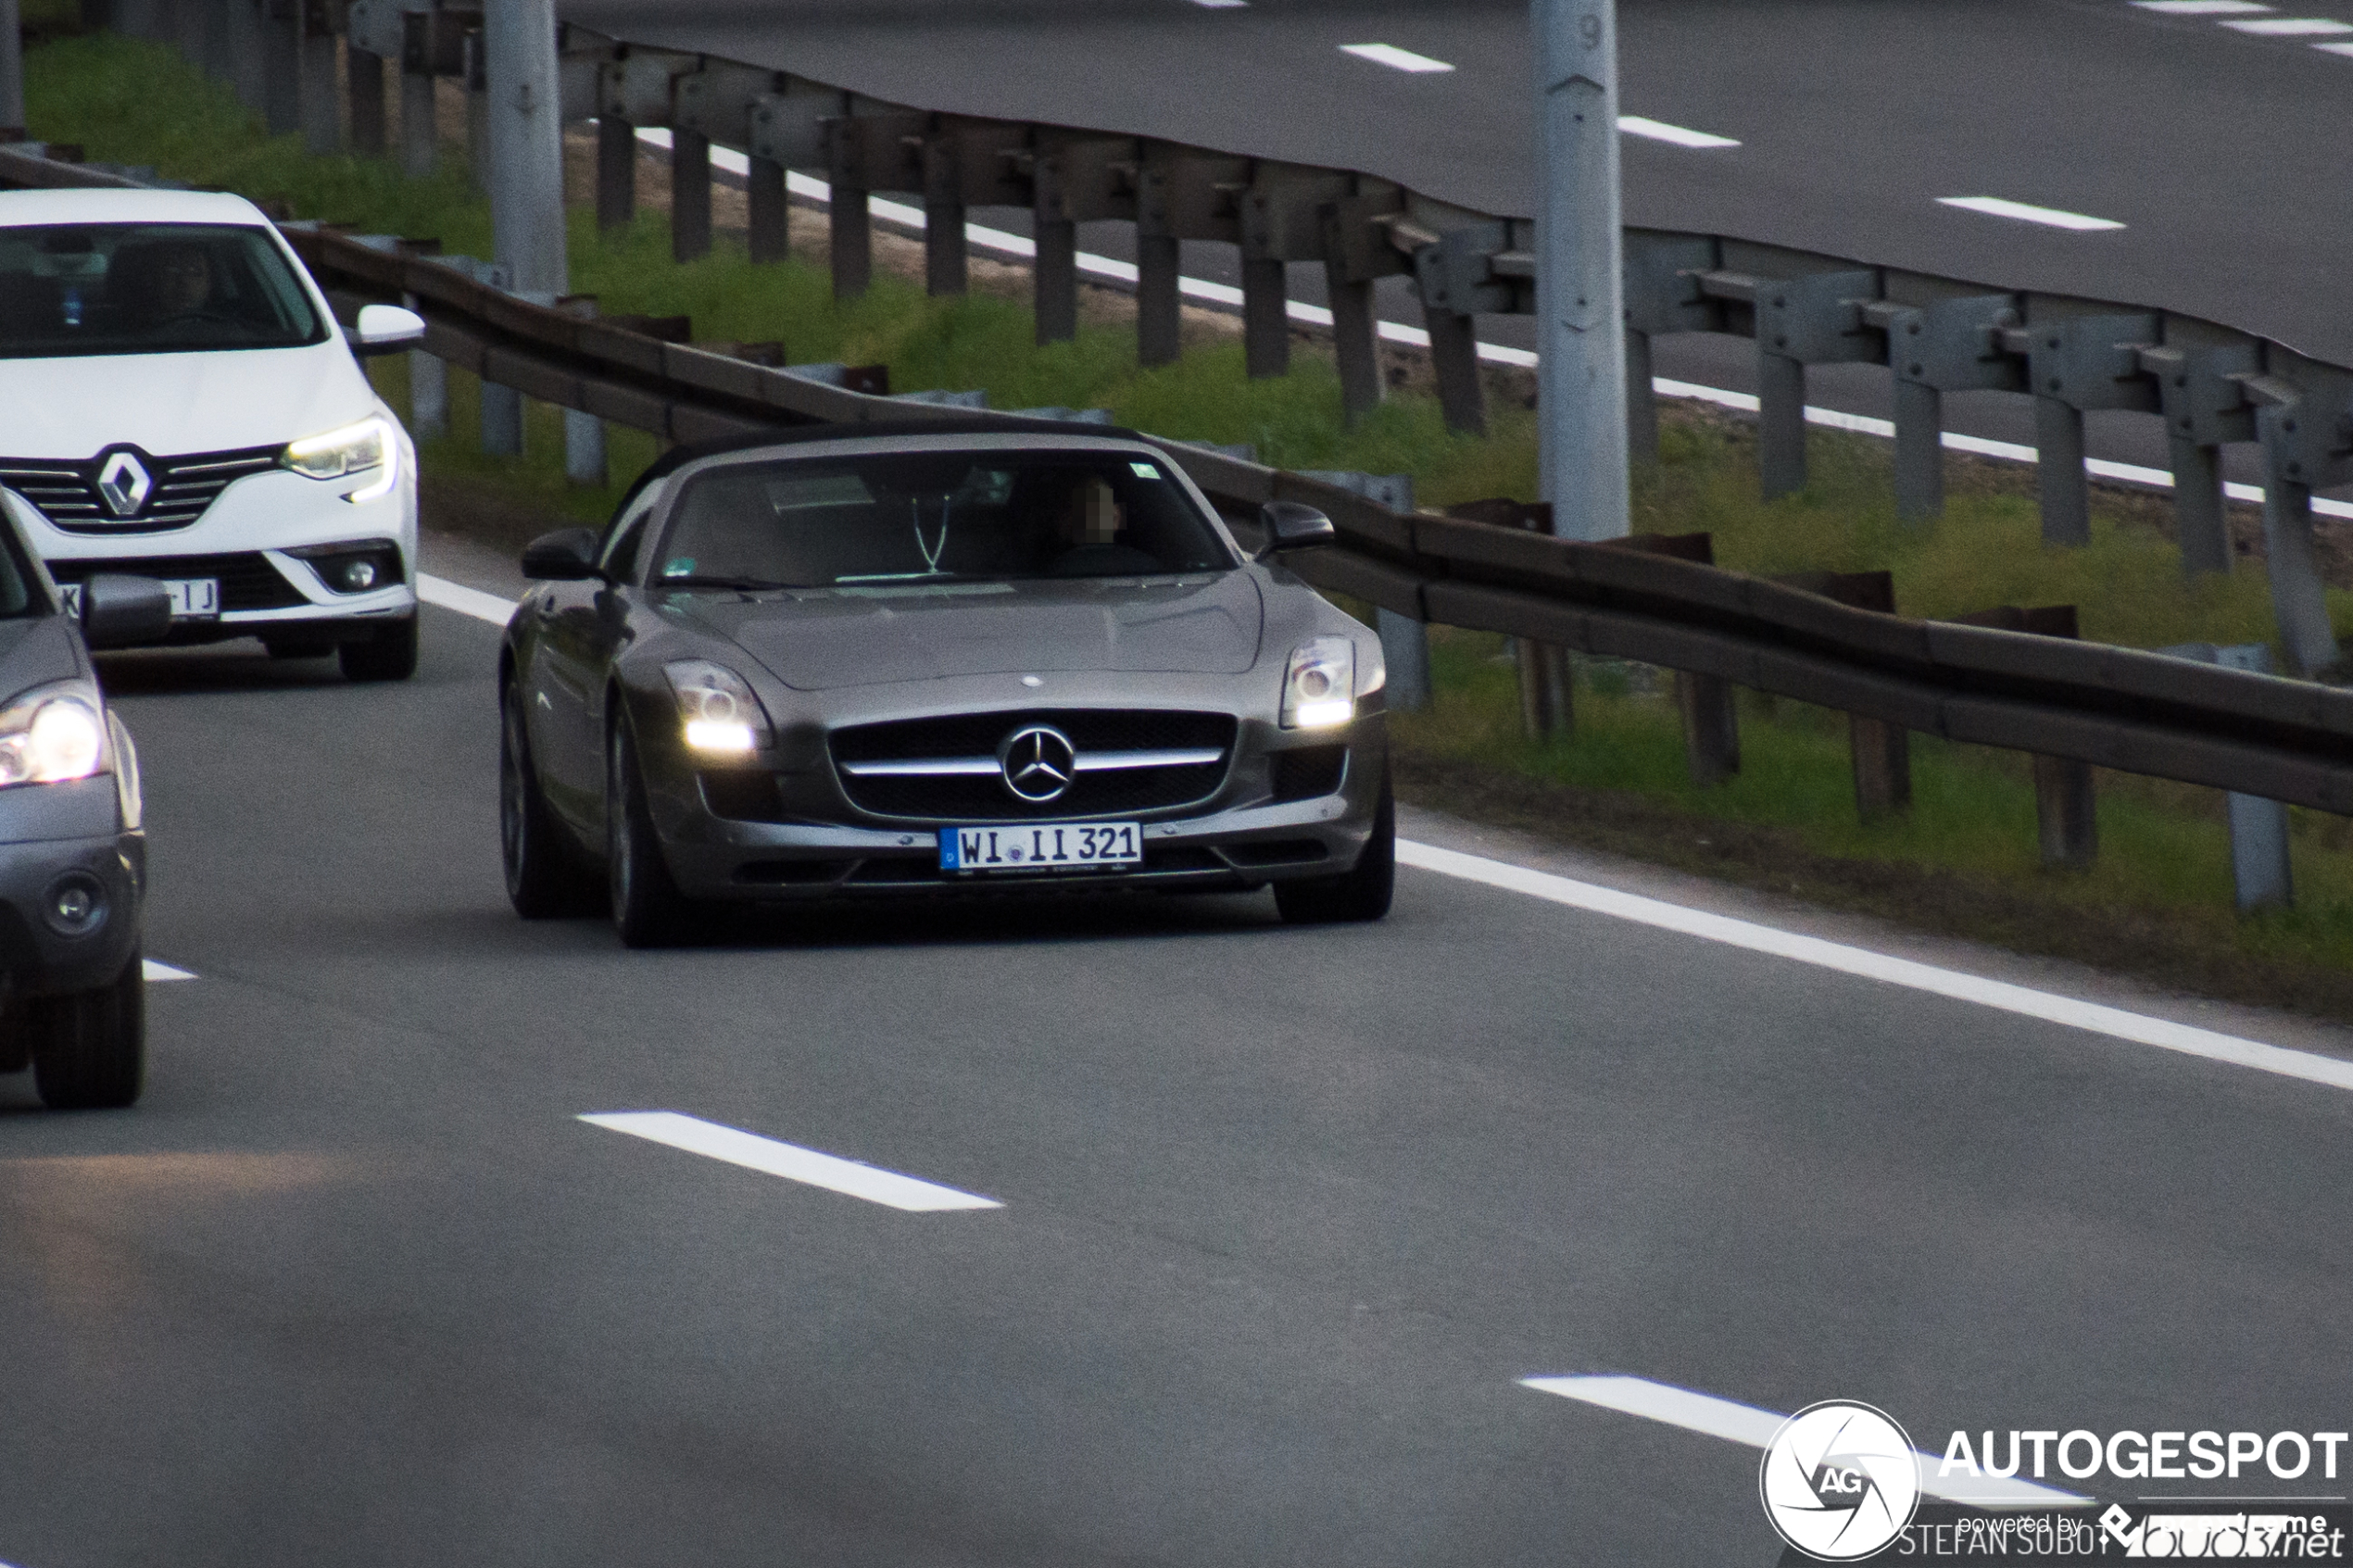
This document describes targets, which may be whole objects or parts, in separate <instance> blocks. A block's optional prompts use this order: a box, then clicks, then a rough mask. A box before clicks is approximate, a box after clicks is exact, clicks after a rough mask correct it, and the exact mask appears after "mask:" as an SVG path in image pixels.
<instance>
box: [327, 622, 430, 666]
mask: <svg viewBox="0 0 2353 1568" xmlns="http://www.w3.org/2000/svg"><path fill="white" fill-rule="evenodd" d="M335 661H336V662H337V663H339V664H341V665H342V666H343V678H344V679H345V680H346V681H405V680H407V679H408V678H409V676H411V675H414V674H415V673H416V672H417V618H416V617H415V616H413V615H412V616H409V618H408V619H407V620H405V621H394V622H393V623H392V624H391V625H389V626H386V627H384V628H382V629H380V630H379V631H378V632H377V633H376V634H375V635H374V636H371V637H370V638H369V639H368V640H367V641H366V642H364V643H346V644H344V645H343V646H341V647H339V648H337V649H335Z"/></svg>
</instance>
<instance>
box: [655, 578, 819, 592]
mask: <svg viewBox="0 0 2353 1568" xmlns="http://www.w3.org/2000/svg"><path fill="white" fill-rule="evenodd" d="M654 586H655V587H657V588H736V589H739V590H741V591H743V592H745V593H749V594H757V593H765V592H773V591H774V590H776V589H779V588H792V587H797V586H799V584H798V583H771V582H770V581H768V579H766V578H765V577H657V578H655V579H654Z"/></svg>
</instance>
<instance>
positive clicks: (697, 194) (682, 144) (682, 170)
mask: <svg viewBox="0 0 2353 1568" xmlns="http://www.w3.org/2000/svg"><path fill="white" fill-rule="evenodd" d="M710 254H711V138H710V137H709V136H707V135H705V134H703V132H699V131H689V130H687V129H686V127H684V126H673V127H671V131H670V259H671V260H673V261H681V262H683V261H698V260H700V259H701V258H702V257H706V256H709V255H710Z"/></svg>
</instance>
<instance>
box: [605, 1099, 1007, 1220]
mask: <svg viewBox="0 0 2353 1568" xmlns="http://www.w3.org/2000/svg"><path fill="white" fill-rule="evenodd" d="M580 1120H582V1121H583V1122H586V1123H590V1124H591V1125H592V1126H598V1127H607V1128H610V1129H611V1130H612V1131H613V1132H616V1133H627V1134H628V1135H630V1136H632V1137H639V1138H648V1139H650V1140H652V1141H653V1142H655V1143H659V1144H668V1145H669V1146H670V1147H671V1148H683V1149H685V1150H686V1152H687V1153H689V1154H699V1155H703V1156H705V1157H707V1158H709V1159H711V1160H725V1161H726V1162H727V1163H728V1164H730V1165H741V1166H744V1167H745V1168H747V1169H749V1170H753V1171H764V1172H766V1173H768V1174H769V1175H772V1176H782V1177H784V1178H785V1179H786V1181H788V1182H805V1183H807V1184H808V1185H811V1186H817V1187H824V1188H825V1189H826V1190H827V1191H828V1192H838V1193H841V1194H844V1195H845V1196H847V1197H850V1198H864V1199H865V1200H866V1201H867V1202H869V1203H879V1204H882V1205H883V1206H884V1207H886V1208H889V1209H900V1210H905V1211H907V1212H908V1213H911V1214H928V1213H938V1212H942V1211H945V1210H951V1209H1002V1208H1003V1207H1004V1205H1003V1204H1001V1203H1000V1202H998V1201H997V1200H996V1199H995V1198H975V1197H974V1196H973V1195H972V1194H971V1193H968V1192H958V1191H957V1190H956V1189H955V1188H954V1187H944V1186H940V1185H937V1184H936V1183H932V1182H926V1181H919V1180H917V1179H916V1178H915V1177H913V1176H902V1175H900V1173H898V1172H896V1171H885V1170H882V1169H881V1168H879V1167H877V1166H874V1165H862V1164H860V1163H859V1162H858V1161H857V1160H844V1159H842V1158H840V1157H839V1156H838V1155H832V1154H820V1153H818V1152H817V1151H816V1150H815V1149H813V1148H801V1147H800V1146H799V1145H798V1144H788V1143H784V1142H781V1141H779V1140H778V1139H775V1138H764V1137H761V1135H759V1134H757V1133H747V1132H745V1131H743V1130H742V1129H741V1128H737V1127H724V1126H722V1125H720V1124H719V1123H716V1122H706V1121H704V1120H703V1119H702V1118H700V1117H699V1116H686V1115H682V1114H680V1113H679V1112H677V1111H675V1110H619V1111H611V1112H607V1113H602V1114H598V1115H592V1116H583V1117H581V1118H580Z"/></svg>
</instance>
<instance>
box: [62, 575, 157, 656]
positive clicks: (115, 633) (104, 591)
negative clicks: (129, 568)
mask: <svg viewBox="0 0 2353 1568" xmlns="http://www.w3.org/2000/svg"><path fill="white" fill-rule="evenodd" d="M170 631H171V595H170V591H169V590H167V589H166V588H165V587H164V585H163V584H162V583H158V582H157V581H156V580H155V579H154V578H152V577H125V576H123V575H121V574H120V573H119V572H112V571H101V572H97V573H95V574H94V575H93V576H90V577H87V578H84V579H83V580H82V641H83V642H84V643H86V644H88V645H89V646H91V647H94V648H135V647H137V646H140V645H141V644H143V643H157V642H161V641H162V640H163V639H164V638H165V637H166V636H167V635H169V634H170Z"/></svg>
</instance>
